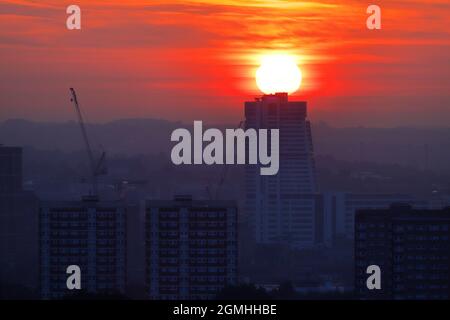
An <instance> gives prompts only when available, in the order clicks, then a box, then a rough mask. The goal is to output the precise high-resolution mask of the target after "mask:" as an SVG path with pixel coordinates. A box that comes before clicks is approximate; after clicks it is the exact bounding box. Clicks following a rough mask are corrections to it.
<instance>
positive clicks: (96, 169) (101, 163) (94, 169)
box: [70, 88, 106, 198]
mask: <svg viewBox="0 0 450 320" xmlns="http://www.w3.org/2000/svg"><path fill="white" fill-rule="evenodd" d="M70 95H71V98H70V101H72V102H73V105H74V107H75V111H76V112H77V116H78V123H79V125H80V129H81V134H82V136H83V140H84V145H85V148H86V152H87V155H88V160H89V167H90V177H91V187H92V190H91V192H90V196H93V197H95V198H97V197H98V177H99V176H101V175H103V174H106V165H105V162H106V153H105V152H104V151H103V152H102V154H101V156H100V158H99V160H98V161H96V160H95V158H94V153H93V152H92V148H91V144H90V143H89V138H88V135H87V131H86V126H85V125H84V120H83V115H82V113H81V109H80V106H79V104H78V99H77V94H76V92H75V89H73V88H70Z"/></svg>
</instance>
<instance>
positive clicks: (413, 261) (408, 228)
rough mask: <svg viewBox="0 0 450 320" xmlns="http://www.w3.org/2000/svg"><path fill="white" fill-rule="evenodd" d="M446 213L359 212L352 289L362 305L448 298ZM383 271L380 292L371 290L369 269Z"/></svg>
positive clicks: (449, 227) (449, 217)
mask: <svg viewBox="0 0 450 320" xmlns="http://www.w3.org/2000/svg"><path fill="white" fill-rule="evenodd" d="M449 262H450V208H447V209H442V210H420V209H418V210H415V209H412V207H411V206H409V205H404V204H396V205H392V206H391V207H390V208H389V209H367V210H358V211H357V213H356V220H355V289H356V294H357V295H358V296H359V297H360V298H364V299H371V298H372V299H373V298H374V299H396V300H397V299H408V300H412V299H420V300H424V299H446V300H448V299H449V298H450V263H449ZM371 265H377V266H378V267H380V271H381V289H380V290H376V289H372V290H369V289H368V288H367V285H366V281H367V278H368V277H369V275H368V274H367V272H366V271H367V267H369V266H371Z"/></svg>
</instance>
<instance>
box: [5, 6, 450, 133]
mask: <svg viewBox="0 0 450 320" xmlns="http://www.w3.org/2000/svg"><path fill="white" fill-rule="evenodd" d="M371 3H372V2H368V1H361V0H358V1H357V0H347V1H332V0H324V1H289V0H209V1H208V0H147V1H144V0H132V1H119V0H116V1H113V0H109V1H105V0H102V1H99V0H89V1H86V0H73V1H70V2H66V1H61V0H43V1H24V0H6V1H5V0H3V1H0V120H4V119H8V118H18V117H20V118H27V119H34V120H52V121H53V120H68V119H73V110H71V108H70V104H69V102H68V87H70V86H74V87H75V88H76V89H77V91H78V93H79V96H80V102H81V103H82V105H83V107H84V108H85V109H86V111H85V113H86V115H87V118H88V119H89V120H91V121H107V120H111V119H117V118H132V117H152V118H165V119H170V120H182V121H191V120H194V119H199V120H205V121H210V122H232V123H234V122H238V121H239V119H240V118H241V117H242V113H243V111H242V107H243V101H245V100H251V99H253V97H254V96H255V95H258V94H259V93H258V91H257V89H256V86H255V84H254V79H253V74H254V72H255V69H256V67H257V62H258V60H257V58H258V56H259V55H261V54H264V53H268V52H273V51H277V52H280V51H281V52H290V53H293V54H296V55H297V56H298V57H299V64H300V67H301V69H302V71H303V76H304V79H303V86H302V89H301V90H300V91H299V93H298V94H297V96H294V97H292V99H306V100H308V101H309V111H310V114H311V117H312V119H313V120H314V121H322V120H323V121H326V122H329V123H330V124H334V125H371V126H392V125H417V124H425V125H450V93H449V91H450V90H449V88H450V38H449V33H450V19H449V16H450V4H449V2H448V0H428V1H424V0H421V1H418V0H391V1H376V2H373V3H376V4H378V5H379V6H380V7H381V8H382V26H383V29H382V30H380V31H369V30H367V29H366V27H365V21H366V17H367V14H366V13H365V11H366V8H367V6H368V5H369V4H371ZM69 4H77V5H79V6H80V7H81V10H82V30H81V31H68V30H67V29H66V28H65V21H66V17H67V15H66V13H65V9H66V7H67V6H68V5H69Z"/></svg>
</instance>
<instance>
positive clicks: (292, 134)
mask: <svg viewBox="0 0 450 320" xmlns="http://www.w3.org/2000/svg"><path fill="white" fill-rule="evenodd" d="M245 120H246V128H247V129H248V128H254V129H279V133H280V141H279V144H280V145H279V150H280V155H279V156H280V169H279V172H278V174H277V175H273V176H261V175H260V174H259V168H258V166H256V165H248V166H247V167H246V173H245V175H246V178H245V181H246V205H245V207H246V212H247V214H248V215H249V217H250V219H251V220H252V221H253V223H252V224H253V228H254V232H255V239H256V241H257V243H264V244H275V243H287V244H289V245H291V246H294V247H304V246H310V245H312V244H314V242H315V228H316V226H315V224H316V217H315V214H314V212H315V209H314V201H315V200H314V197H313V195H314V194H315V193H316V192H317V191H318V190H317V189H318V188H317V181H316V171H315V163H314V150H313V143H312V136H311V125H310V122H309V121H308V120H307V106H306V102H305V101H294V102H291V101H288V95H287V94H286V93H277V94H274V95H264V96H263V97H262V98H258V99H256V101H254V102H246V103H245ZM302 195H309V196H307V197H304V196H302Z"/></svg>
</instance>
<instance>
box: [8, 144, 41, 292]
mask: <svg viewBox="0 0 450 320" xmlns="http://www.w3.org/2000/svg"><path fill="white" fill-rule="evenodd" d="M37 220H38V200H37V198H36V196H35V195H34V193H32V192H28V191H24V190H23V189H22V148H19V147H6V146H2V145H0V287H6V286H8V288H17V290H18V291H19V290H26V291H27V292H28V293H24V292H6V293H2V294H5V297H4V298H8V297H11V298H13V297H17V298H27V297H28V298H29V297H31V296H34V294H36V293H37V290H36V289H37V286H38V268H37V265H38V222H37ZM21 288H22V289H21ZM23 295H25V296H23Z"/></svg>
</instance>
